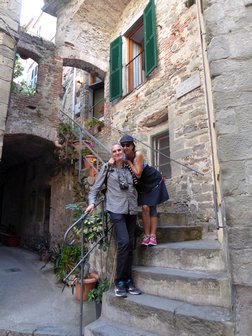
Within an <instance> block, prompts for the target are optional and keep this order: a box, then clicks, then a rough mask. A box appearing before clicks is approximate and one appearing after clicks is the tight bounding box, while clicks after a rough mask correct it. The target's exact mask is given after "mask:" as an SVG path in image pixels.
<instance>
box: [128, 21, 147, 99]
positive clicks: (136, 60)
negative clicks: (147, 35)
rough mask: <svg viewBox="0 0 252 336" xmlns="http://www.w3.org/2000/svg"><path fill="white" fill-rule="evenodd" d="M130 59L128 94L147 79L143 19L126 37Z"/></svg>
mask: <svg viewBox="0 0 252 336" xmlns="http://www.w3.org/2000/svg"><path fill="white" fill-rule="evenodd" d="M126 40H127V49H128V57H127V64H126V67H125V68H126V78H127V93H129V92H131V91H132V90H134V89H135V88H137V87H138V86H139V85H141V84H142V83H143V81H144V79H145V75H144V61H143V60H144V29H143V18H141V20H140V22H138V23H137V25H135V26H133V27H132V28H131V29H130V31H129V32H128V33H127V35H126Z"/></svg>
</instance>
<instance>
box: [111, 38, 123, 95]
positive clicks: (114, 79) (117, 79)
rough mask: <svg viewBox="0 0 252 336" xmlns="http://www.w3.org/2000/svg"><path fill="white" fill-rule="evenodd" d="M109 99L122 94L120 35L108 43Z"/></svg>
mask: <svg viewBox="0 0 252 336" xmlns="http://www.w3.org/2000/svg"><path fill="white" fill-rule="evenodd" d="M109 83H110V100H114V99H116V98H119V97H121V96H122V37H121V36H119V37H118V38H117V39H115V40H114V41H113V42H112V43H111V44H110V81H109Z"/></svg>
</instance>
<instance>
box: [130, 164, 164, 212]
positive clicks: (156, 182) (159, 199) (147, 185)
mask: <svg viewBox="0 0 252 336" xmlns="http://www.w3.org/2000/svg"><path fill="white" fill-rule="evenodd" d="M136 189H137V191H138V205H149V206H155V205H157V204H160V203H163V202H165V201H167V200H168V199H169V195H168V191H167V189H166V185H165V183H164V181H163V178H162V175H161V174H160V173H159V171H158V170H157V169H155V168H154V167H152V166H149V165H148V164H144V169H143V172H142V175H141V177H140V178H139V179H138V183H137V185H136Z"/></svg>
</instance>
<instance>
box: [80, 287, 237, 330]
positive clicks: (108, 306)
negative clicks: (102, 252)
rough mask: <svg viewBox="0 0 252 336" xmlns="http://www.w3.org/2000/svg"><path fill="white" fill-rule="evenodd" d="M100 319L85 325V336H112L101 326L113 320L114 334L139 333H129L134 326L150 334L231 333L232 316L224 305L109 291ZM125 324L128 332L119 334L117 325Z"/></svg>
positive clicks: (119, 326) (232, 326)
mask: <svg viewBox="0 0 252 336" xmlns="http://www.w3.org/2000/svg"><path fill="white" fill-rule="evenodd" d="M102 319H103V321H104V320H105V322H100V320H97V322H93V323H92V324H91V325H88V326H86V328H85V333H84V335H85V336H90V335H99V336H103V335H104V336H105V335H106V336H107V335H111V336H112V335H114V334H112V333H111V334H109V333H108V332H107V330H106V329H105V328H104V329H102V328H101V325H102V324H103V325H105V324H106V321H107V323H110V321H111V320H113V322H114V323H113V328H118V333H117V335H124V336H132V335H138V334H137V333H136V334H135V333H132V329H130V328H132V327H133V328H137V332H138V331H139V328H140V329H142V330H145V331H146V332H148V333H150V334H151V335H153V336H155V335H159V336H182V335H183V336H203V335H204V336H234V330H233V328H234V325H233V322H232V320H231V315H230V312H229V311H228V310H227V309H225V308H220V307H208V306H197V305H192V304H189V303H185V302H181V301H177V300H169V299H166V298H161V297H158V296H153V295H147V294H142V295H128V297H127V298H126V299H121V298H117V297H115V295H114V293H113V292H112V291H109V292H106V293H104V295H103V304H102ZM125 324H126V325H127V326H128V328H129V332H128V333H125V332H124V334H121V333H120V328H122V326H123V325H125ZM96 326H97V328H98V329H99V331H98V332H97V329H96ZM116 326H117V327H116ZM124 330H125V326H124ZM140 335H149V334H145V333H143V334H140Z"/></svg>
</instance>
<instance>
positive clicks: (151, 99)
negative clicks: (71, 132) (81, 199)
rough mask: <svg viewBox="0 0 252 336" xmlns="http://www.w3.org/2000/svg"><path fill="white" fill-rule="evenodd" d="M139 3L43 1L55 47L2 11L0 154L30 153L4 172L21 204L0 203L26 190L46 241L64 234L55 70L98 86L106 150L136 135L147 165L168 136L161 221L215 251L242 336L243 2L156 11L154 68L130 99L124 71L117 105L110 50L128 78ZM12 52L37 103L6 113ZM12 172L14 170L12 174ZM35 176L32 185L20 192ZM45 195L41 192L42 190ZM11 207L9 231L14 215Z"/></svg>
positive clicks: (246, 310)
mask: <svg viewBox="0 0 252 336" xmlns="http://www.w3.org/2000/svg"><path fill="white" fill-rule="evenodd" d="M148 3H149V1H147V0H120V1H112V2H108V1H104V0H97V1H95V2H90V1H86V0H79V1H59V0H48V1H46V2H45V7H44V10H45V11H46V12H48V13H50V14H51V15H55V16H57V19H58V22H57V34H56V42H55V46H54V45H51V44H45V43H42V41H39V40H36V39H35V38H31V37H29V36H27V35H22V34H19V33H18V15H17V14H16V13H17V12H18V10H17V11H14V10H10V8H9V7H8V6H7V5H1V6H2V7H0V10H1V13H3V15H4V17H6V20H1V22H0V36H2V38H1V41H2V44H1V46H0V47H1V50H2V53H1V56H0V57H1V59H2V65H1V67H2V68H3V69H4V71H3V72H1V74H4V75H0V76H1V77H0V84H1V87H2V88H3V90H1V92H0V106H1V110H2V109H3V111H4V113H5V114H4V113H3V116H2V117H1V130H2V131H1V132H2V137H3V136H4V146H6V148H7V149H8V148H9V150H11V148H13V146H16V148H18V146H17V143H20V142H21V143H22V141H24V142H23V144H24V145H27V144H29V145H31V144H32V146H34V147H33V150H32V153H33V154H29V153H30V151H24V153H26V154H25V155H26V158H27V160H26V161H27V162H28V163H27V162H26V166H23V165H22V166H21V167H20V168H19V169H18V170H17V169H16V168H15V167H16V166H15V165H13V167H14V170H13V169H12V168H13V167H9V166H8V165H7V168H6V172H5V175H4V178H5V177H6V176H12V179H8V180H9V181H11V182H9V184H12V185H9V186H8V190H12V191H13V190H14V188H15V186H17V185H18V183H19V184H20V186H19V187H18V190H19V191H20V194H18V193H16V195H15V197H14V196H13V195H14V193H11V192H8V193H7V194H6V197H5V198H4V199H5V200H7V204H10V203H9V202H11V200H13V197H14V199H16V200H17V199H18V198H20V195H21V194H22V193H21V190H22V189H23V187H24V185H25V186H26V187H27V188H28V190H27V193H26V194H27V195H29V197H28V196H27V199H26V200H24V203H25V204H26V205H27V204H28V203H29V202H30V203H31V204H30V207H31V208H32V207H34V206H35V205H34V204H33V205H32V203H33V202H32V201H33V196H34V195H36V197H35V199H36V200H37V201H36V202H35V203H36V204H37V205H36V206H37V207H39V205H41V204H44V205H45V204H46V202H49V201H48V200H49V199H50V207H51V211H50V214H49V215H48V213H47V215H46V212H44V213H43V216H44V217H45V216H49V217H50V218H49V224H48V228H49V231H50V233H51V234H53V236H54V238H55V240H57V239H58V238H59V232H61V231H63V229H64V227H66V225H67V223H66V220H65V218H64V215H63V211H61V210H60V209H62V208H63V207H64V204H66V203H67V201H68V200H70V198H71V192H70V189H71V182H69V181H71V180H72V171H71V170H65V171H62V170H59V171H57V170H54V169H53V168H55V165H56V161H54V160H53V157H54V156H53V152H54V148H53V141H54V140H55V139H56V136H57V134H56V128H57V123H58V117H57V116H58V112H59V109H60V101H59V95H60V92H61V88H60V86H61V74H62V67H63V66H72V67H76V68H80V69H82V70H84V71H87V72H88V73H91V74H92V75H93V76H98V77H99V78H100V79H101V80H103V81H104V97H105V112H104V113H105V114H104V117H105V125H107V128H106V137H104V138H103V141H106V142H107V143H108V144H109V143H111V142H112V141H114V140H115V139H118V138H119V136H120V134H119V133H118V132H116V131H115V130H114V129H111V128H110V127H109V125H112V126H113V127H115V128H118V129H120V130H123V131H124V132H128V133H130V134H132V135H134V136H135V137H136V138H137V139H138V140H139V141H138V142H137V146H138V147H139V148H141V149H142V150H143V152H144V153H145V156H146V158H147V159H148V161H150V162H152V152H151V150H150V148H149V147H145V146H143V144H142V142H143V143H146V144H148V145H149V146H153V143H154V142H155V139H157V138H158V137H159V136H161V135H162V134H169V147H170V157H171V159H172V160H171V162H170V165H171V177H170V178H169V179H168V180H167V182H166V183H167V187H168V190H169V193H170V200H169V202H168V203H167V204H165V205H164V206H162V208H160V211H161V212H163V213H173V214H174V213H175V214H183V215H186V222H187V225H188V226H194V225H201V226H202V227H203V238H210V239H218V240H219V242H220V244H221V247H222V249H223V251H224V253H225V256H226V260H225V261H226V264H225V266H226V273H227V275H228V277H229V280H230V287H231V292H230V293H228V294H227V295H229V296H230V297H229V298H227V302H229V301H230V302H231V304H230V305H229V307H228V308H229V309H230V311H231V313H232V316H233V321H234V330H233V334H234V335H240V336H250V335H251V333H252V324H251V320H250V318H249V317H250V310H251V300H252V289H251V269H252V268H251V267H250V257H251V251H252V242H251V235H252V232H251V224H250V218H251V210H250V208H251V207H250V201H251V174H252V173H251V157H252V152H251V150H250V148H251V145H250V137H251V133H252V132H251V131H252V130H251V128H252V126H251V117H250V112H251V100H252V95H251V84H252V83H251V79H250V77H251V76H249V73H250V71H249V70H250V69H251V66H252V62H251V59H252V46H251V43H249V41H250V40H251V34H252V26H251V22H252V20H251V17H252V2H251V1H250V0H237V1H236V2H235V3H234V2H233V1H222V0H211V1H210V0H209V1H208V0H205V1H198V0H196V1H177V0H172V1H166V0H158V1H154V4H155V18H156V25H155V27H156V38H157V41H156V42H157V66H156V67H154V69H153V70H152V71H151V73H150V74H149V75H148V76H147V77H146V78H144V80H143V81H142V83H141V84H140V85H138V86H137V87H135V88H134V89H133V90H128V89H127V87H128V86H129V82H128V78H127V77H126V73H125V72H124V70H123V71H122V77H123V78H122V92H121V95H120V96H119V97H117V98H116V99H110V98H111V97H110V93H111V92H110V91H111V79H110V76H111V73H110V70H111V68H110V66H109V65H110V63H109V62H110V61H111V58H110V53H109V51H110V44H111V42H113V41H115V39H116V38H118V37H119V36H121V37H122V45H123V47H122V63H123V69H125V68H126V67H127V64H126V63H127V62H126V60H125V59H126V58H124V55H125V53H126V50H127V43H126V42H127V41H128V39H130V37H131V36H132V34H133V32H134V31H135V29H136V28H137V26H139V24H140V25H141V24H142V22H143V19H142V17H143V15H144V11H145V9H146V6H147V5H148ZM5 4H7V3H6V2H5ZM12 4H13V6H16V7H15V8H16V9H17V8H18V6H20V3H19V2H15V1H13V2H12ZM13 8H14V7H13ZM13 37H14V38H13ZM16 45H17V48H18V50H20V52H21V53H23V54H24V55H25V54H27V55H32V57H33V58H35V59H38V64H39V73H40V74H39V80H38V86H37V90H38V92H37V96H35V97H32V98H31V97H29V98H25V99H24V98H20V97H18V96H17V95H15V94H14V95H12V96H11V102H10V104H8V97H9V95H10V83H11V73H12V68H13V60H14V57H15V53H14V49H15V47H16ZM2 54H3V56H2ZM1 93H2V94H1ZM8 106H9V111H8V116H7V123H6V121H5V116H6V115H7V108H8ZM1 115H2V113H1ZM21 134H23V135H22V136H21ZM14 136H15V137H14ZM100 137H101V139H102V134H101V135H100ZM13 139H15V140H16V142H14V141H11V140H13ZM11 144H12V145H11ZM8 146H9V147H8ZM24 148H25V146H23V147H20V150H24ZM38 150H41V151H42V153H43V155H42V156H41V157H40V158H39V160H38V158H37V156H36V155H34V153H35V152H37V151H38ZM7 152H8V151H6V153H7ZM12 153H16V151H14V152H12ZM48 153H50V154H49V156H48ZM29 155H30V156H29ZM2 161H4V156H3V160H2ZM5 161H6V160H5ZM20 162H21V161H20V159H19V160H18V164H19V165H20ZM41 162H42V166H40V164H41ZM46 162H48V166H47V165H46ZM178 162H179V163H180V164H178ZM34 163H35V168H34ZM181 164H182V165H181ZM186 166H188V167H192V168H194V169H195V170H197V171H199V172H200V173H202V174H203V175H201V174H197V173H196V172H195V170H190V169H188V168H187V167H186ZM48 167H49V168H48ZM24 171H25V176H27V180H23V184H22V183H20V182H16V181H20V178H19V179H18V177H19V176H24ZM48 171H51V173H50V174H48ZM29 176H30V180H29ZM32 176H33V181H34V182H33V183H31V182H29V181H32ZM13 177H15V178H14V179H13ZM41 177H42V178H41ZM15 179H16V180H15ZM41 179H43V180H44V183H43V185H42V186H41V185H40V183H39V181H41ZM1 183H2V181H1ZM2 184H3V183H2ZM34 186H36V187H34ZM46 186H50V191H48V190H49V189H48V188H46ZM34 192H35V193H34ZM49 193H50V197H48V194H49ZM41 194H42V196H41ZM46 195H47V196H46ZM59 195H61V196H62V195H64V196H63V197H60V196H59ZM41 200H42V201H41ZM46 200H47V201H46ZM40 201H41V202H42V203H39V202H40ZM16 203H17V204H18V206H17V207H16V210H15V212H14V213H15V214H16V215H15V214H14V215H12V216H14V220H15V219H16V218H17V217H18V215H19V214H20V211H21V210H20V209H21V207H22V205H21V204H20V203H19V202H16ZM36 206H35V207H36ZM47 206H48V205H47ZM47 209H48V208H47ZM31 214H32V215H33V216H34V215H35V213H34V212H33V211H30V212H29V208H27V213H26V214H24V215H23V216H24V218H26V220H24V221H22V223H23V225H25V224H24V223H28V222H30V223H31V227H30V229H29V230H28V231H29V232H31V231H32V230H33V231H34V232H39V231H40V230H42V231H43V230H44V229H41V226H40V225H39V224H38V223H40V222H41V221H43V220H41V214H39V212H38V213H37V218H35V219H34V221H32V220H31V219H30V217H29V216H31ZM4 216H7V217H8V216H9V215H4V214H2V218H4V219H5V220H6V221H11V220H13V219H11V218H6V217H4ZM62 219H63V222H62V221H61V220H62ZM44 222H45V221H44ZM36 225H37V226H38V227H37V228H36ZM217 226H219V230H216V227H217ZM26 227H27V226H26ZM36 230H37V231H36ZM230 335H231V334H230Z"/></svg>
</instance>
